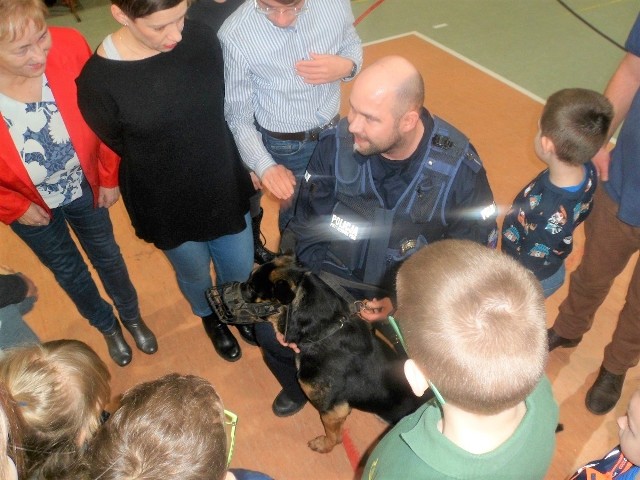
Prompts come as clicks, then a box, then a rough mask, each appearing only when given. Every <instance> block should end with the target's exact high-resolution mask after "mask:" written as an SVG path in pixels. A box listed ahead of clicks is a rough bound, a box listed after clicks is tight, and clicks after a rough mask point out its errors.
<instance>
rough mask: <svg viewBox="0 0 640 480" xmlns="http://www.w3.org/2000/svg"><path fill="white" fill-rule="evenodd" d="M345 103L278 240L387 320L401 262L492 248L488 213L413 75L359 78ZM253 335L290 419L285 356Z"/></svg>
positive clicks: (474, 163) (477, 167) (387, 69)
mask: <svg viewBox="0 0 640 480" xmlns="http://www.w3.org/2000/svg"><path fill="white" fill-rule="evenodd" d="M349 102H350V109H349V115H348V117H347V119H343V120H342V121H341V122H340V123H339V124H338V126H337V128H335V129H332V130H329V131H327V132H325V133H324V134H323V136H322V138H321V140H320V142H319V144H318V146H317V148H316V151H315V152H314V155H313V157H312V158H311V161H310V163H309V166H308V167H307V172H306V174H305V179H304V180H305V181H304V182H303V184H302V186H301V191H300V198H299V201H298V207H297V210H296V214H295V217H294V219H293V221H292V222H291V223H290V225H289V231H288V232H287V234H289V235H292V236H293V238H294V239H295V241H296V254H297V257H298V260H299V261H300V262H302V264H304V265H305V266H306V267H308V268H309V269H311V270H312V271H314V272H315V273H322V275H323V276H326V275H327V274H328V278H330V279H333V282H334V283H335V282H336V281H337V283H338V284H341V286H343V287H344V288H345V289H346V290H348V291H349V292H350V293H351V294H352V295H354V296H356V298H360V299H363V298H364V299H367V300H366V303H365V305H366V308H364V309H363V310H361V316H362V317H363V318H364V319H365V320H369V321H379V320H385V319H386V318H387V317H388V315H390V314H391V313H392V311H393V308H394V307H393V296H394V290H395V289H394V279H395V273H396V271H397V269H398V268H399V266H400V264H401V262H402V261H403V260H404V259H405V258H407V257H409V256H410V255H412V254H413V253H415V252H416V251H417V250H418V249H419V248H421V247H422V246H424V245H427V244H428V243H432V242H435V241H438V240H441V239H445V238H461V239H467V240H473V241H476V242H478V243H481V244H484V245H487V246H489V247H492V248H495V246H496V242H497V225H496V207H495V204H494V201H493V194H492V192H491V188H490V187H489V182H488V180H487V176H486V172H485V170H484V168H483V167H482V163H481V161H480V159H479V157H478V155H477V153H476V151H475V149H474V148H473V146H472V145H471V144H470V143H469V140H468V138H467V137H466V136H465V135H464V134H462V133H461V132H460V131H458V130H457V129H456V128H455V127H453V126H452V125H450V124H448V123H447V122H445V121H444V120H442V119H440V118H437V117H434V116H432V115H431V114H430V113H429V112H428V111H427V110H426V109H425V108H424V107H423V103H424V83H423V79H422V76H421V75H420V73H419V72H418V71H417V70H416V68H415V67H414V66H413V65H412V64H411V63H409V62H408V61H407V60H406V59H404V58H402V57H398V56H390V57H385V58H382V59H380V60H378V61H377V62H375V63H374V64H373V65H371V66H370V67H368V68H367V69H365V70H363V71H362V72H361V73H360V75H359V76H358V77H356V80H355V81H354V85H353V89H352V92H351V95H350V99H349ZM428 282H429V277H428V272H425V288H426V287H427V285H428ZM256 335H257V337H258V342H259V344H260V345H261V347H262V349H263V352H264V355H265V361H266V362H267V365H268V366H269V368H270V369H271V371H272V372H273V373H274V375H275V376H276V378H277V379H278V381H279V382H280V384H281V385H282V387H283V390H282V391H281V392H280V393H279V394H278V396H277V397H276V399H275V401H274V403H273V411H274V413H275V414H276V415H278V416H287V415H292V414H293V413H295V412H297V411H298V410H300V409H301V408H302V407H303V406H304V404H305V402H306V398H305V396H304V394H303V393H302V390H301V389H300V387H299V385H298V383H297V379H296V370H295V365H294V362H293V350H292V349H286V348H282V347H281V346H280V344H279V343H278V342H277V340H276V339H275V337H274V333H273V330H272V329H270V326H269V325H266V324H263V325H260V326H259V327H257V328H256ZM292 347H295V346H292Z"/></svg>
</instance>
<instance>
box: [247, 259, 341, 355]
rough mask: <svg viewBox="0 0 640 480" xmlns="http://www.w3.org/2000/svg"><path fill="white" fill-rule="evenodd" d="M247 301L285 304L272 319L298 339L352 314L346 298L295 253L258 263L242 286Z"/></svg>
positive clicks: (282, 330)
mask: <svg viewBox="0 0 640 480" xmlns="http://www.w3.org/2000/svg"><path fill="white" fill-rule="evenodd" d="M241 291H242V297H243V298H244V300H245V301H246V302H250V303H260V302H278V303H279V304H280V305H281V306H282V307H283V308H281V309H279V311H278V313H276V314H275V315H271V316H270V317H269V321H271V323H273V325H274V327H275V328H276V330H278V331H279V332H281V333H283V334H286V340H287V341H289V342H294V343H298V342H301V341H303V340H304V338H305V337H306V336H309V335H312V336H313V335H316V334H317V333H318V332H319V331H321V330H322V329H324V328H326V324H328V323H335V318H336V317H339V316H344V315H345V314H347V315H348V312H349V307H348V305H347V303H346V301H345V300H343V299H342V298H341V297H340V296H338V295H337V294H336V293H335V292H334V291H333V290H331V289H330V288H329V287H328V286H327V285H326V284H325V283H324V282H322V280H320V279H319V278H318V277H317V276H315V275H314V274H312V273H311V272H309V271H308V270H306V269H305V268H303V267H302V266H300V265H299V264H297V262H296V260H295V258H294V257H293V256H292V255H280V256H278V257H276V258H275V259H274V260H272V261H271V262H267V263H265V264H264V265H261V266H259V267H257V268H256V269H255V270H254V271H253V273H252V274H251V276H250V277H249V279H248V280H247V281H246V282H244V283H243V284H242V286H241Z"/></svg>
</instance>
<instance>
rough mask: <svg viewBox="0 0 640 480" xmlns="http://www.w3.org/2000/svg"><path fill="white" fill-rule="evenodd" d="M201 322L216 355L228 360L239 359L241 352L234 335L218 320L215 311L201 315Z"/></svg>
mask: <svg viewBox="0 0 640 480" xmlns="http://www.w3.org/2000/svg"><path fill="white" fill-rule="evenodd" d="M202 324H203V325H204V330H205V331H206V332H207V335H208V336H209V338H210V339H211V343H213V348H215V349H216V352H218V355H220V356H221V357H222V358H224V359H225V360H227V361H229V362H235V361H236V360H240V357H241V356H242V352H241V351H240V345H238V341H237V340H236V337H234V336H233V334H232V333H231V331H230V330H229V327H227V326H226V325H225V324H224V323H222V322H221V321H220V320H218V317H216V315H215V313H212V314H211V315H207V316H206V317H202Z"/></svg>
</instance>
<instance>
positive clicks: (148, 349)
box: [122, 317, 158, 355]
mask: <svg viewBox="0 0 640 480" xmlns="http://www.w3.org/2000/svg"><path fill="white" fill-rule="evenodd" d="M122 324H123V325H124V328H126V329H127V330H129V333H130V334H131V336H132V337H133V339H134V340H135V342H136V347H138V350H140V351H142V352H144V353H146V354H147V355H151V354H152V353H156V352H157V351H158V340H156V336H155V335H154V334H153V332H152V331H151V330H150V329H149V327H147V324H146V323H144V321H143V320H142V318H141V317H138V319H137V320H136V321H135V322H132V323H125V322H122Z"/></svg>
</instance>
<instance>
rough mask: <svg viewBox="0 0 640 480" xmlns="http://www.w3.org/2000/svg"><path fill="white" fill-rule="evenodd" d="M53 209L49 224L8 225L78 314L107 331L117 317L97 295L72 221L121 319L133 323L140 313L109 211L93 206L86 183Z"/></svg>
mask: <svg viewBox="0 0 640 480" xmlns="http://www.w3.org/2000/svg"><path fill="white" fill-rule="evenodd" d="M51 213H52V218H51V220H50V222H49V225H45V226H43V227H32V226H28V225H22V224H21V223H18V222H17V221H15V222H13V223H12V224H11V228H12V229H13V231H14V232H16V234H17V235H18V236H19V237H20V238H21V239H22V241H24V243H26V244H27V245H28V246H29V248H31V250H33V252H34V253H35V254H36V255H37V256H38V258H39V259H40V261H41V262H42V263H43V264H44V265H45V266H46V267H47V268H48V269H49V270H51V271H52V272H53V275H54V276H55V279H56V281H57V282H58V284H59V285H60V286H61V287H62V289H63V290H64V291H65V292H67V295H69V297H70V298H71V300H72V301H73V303H74V304H75V305H76V308H77V309H78V311H79V312H80V314H81V315H82V316H83V317H84V318H86V319H87V320H89V323H90V324H91V325H93V326H94V327H95V328H97V329H98V330H100V331H101V332H103V333H105V332H109V331H111V330H113V328H114V327H115V324H116V321H117V320H116V318H115V316H114V315H113V309H112V308H111V305H109V304H108V303H107V302H106V301H105V300H104V299H103V298H102V297H101V296H100V293H99V292H98V287H97V286H96V284H95V282H94V281H93V279H92V278H91V274H90V273H89V269H88V268H87V265H86V264H85V263H84V260H83V259H82V255H81V254H80V251H79V250H78V247H77V246H76V244H75V243H74V242H73V240H72V238H71V235H70V233H69V228H68V226H70V227H71V228H72V229H73V231H74V233H75V234H76V237H77V238H78V240H79V242H80V245H81V246H82V249H83V250H84V251H85V253H86V254H87V257H89V260H90V261H91V264H92V265H93V267H94V268H95V270H96V272H97V273H98V276H99V277H100V280H101V281H102V285H104V289H105V291H106V292H107V295H109V297H110V298H111V300H113V303H114V305H115V307H116V309H117V310H118V313H119V314H120V319H121V320H122V322H123V323H129V322H135V321H136V320H137V319H138V318H139V317H140V309H139V306H138V295H137V294H136V290H135V288H133V284H132V283H131V280H130V279H129V272H128V271H127V266H126V265H125V263H124V259H123V258H122V254H121V253H120V247H119V246H118V244H117V243H116V239H115V237H114V236H113V226H112V224H111V219H110V218H109V211H108V210H107V209H106V208H94V207H93V195H92V194H91V188H90V187H89V185H88V184H87V182H86V181H83V183H82V196H81V197H80V198H77V199H76V200H74V201H73V202H71V203H69V204H67V205H63V206H61V207H58V208H54V209H53V210H52V212H51ZM67 225H68V226H67Z"/></svg>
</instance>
